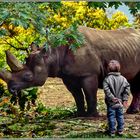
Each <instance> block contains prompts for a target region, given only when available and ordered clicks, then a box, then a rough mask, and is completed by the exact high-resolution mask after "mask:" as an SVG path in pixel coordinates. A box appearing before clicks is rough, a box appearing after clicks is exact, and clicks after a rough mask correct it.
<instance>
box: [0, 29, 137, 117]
mask: <svg viewBox="0 0 140 140" xmlns="http://www.w3.org/2000/svg"><path fill="white" fill-rule="evenodd" d="M79 31H80V32H81V33H83V35H84V36H85V43H84V45H83V46H81V47H80V48H78V49H77V51H76V52H75V53H74V52H72V51H71V50H70V49H69V47H68V46H60V47H57V48H52V49H49V50H48V51H46V50H45V49H44V48H41V49H38V48H36V47H35V46H34V47H33V48H32V52H31V54H30V55H29V56H28V58H27V62H26V64H25V65H24V66H23V68H21V69H20V70H18V71H16V70H15V69H14V68H12V67H13V66H10V67H11V70H12V69H13V70H12V71H11V72H7V71H6V72H5V73H6V74H3V73H2V72H1V73H0V77H1V78H2V79H3V80H5V81H6V82H7V84H8V89H9V91H11V92H15V91H20V90H21V89H24V88H28V87H32V86H42V85H43V84H44V83H45V81H46V79H47V77H59V78H62V80H63V82H64V84H65V86H66V87H67V89H68V90H69V91H70V92H71V93H72V95H73V97H74V99H75V102H76V105H77V113H78V116H96V115H97V114H98V113H97V108H96V107H97V89H98V88H102V82H103V79H104V77H105V76H106V74H107V63H108V62H109V60H111V59H116V60H118V61H119V62H120V64H121V73H122V75H123V76H125V77H126V78H127V80H128V81H129V82H130V85H131V92H132V95H133V100H132V103H131V105H130V107H129V109H128V110H127V112H128V113H136V112H139V110H140V86H139V85H138V84H139V83H140V31H139V30H134V29H121V30H113V31H101V30H95V29H92V28H88V27H79ZM7 61H8V60H7ZM9 65H10V64H9ZM7 75H8V76H7ZM84 96H85V97H84ZM62 98H63V95H62ZM84 98H85V100H84ZM85 101H86V103H87V110H86V109H85ZM52 102H53V101H52Z"/></svg>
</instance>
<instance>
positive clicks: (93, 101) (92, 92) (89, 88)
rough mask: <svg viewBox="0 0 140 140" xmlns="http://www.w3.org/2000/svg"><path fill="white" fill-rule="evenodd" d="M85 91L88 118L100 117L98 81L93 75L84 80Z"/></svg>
mask: <svg viewBox="0 0 140 140" xmlns="http://www.w3.org/2000/svg"><path fill="white" fill-rule="evenodd" d="M82 85H83V91H84V93H85V98H86V102H87V116H98V115H99V114H98V112H97V89H98V79H97V76H96V75H92V76H89V77H86V78H84V79H83V84H82Z"/></svg>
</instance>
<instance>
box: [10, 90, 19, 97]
mask: <svg viewBox="0 0 140 140" xmlns="http://www.w3.org/2000/svg"><path fill="white" fill-rule="evenodd" d="M9 92H10V93H11V94H13V95H14V96H17V95H18V93H19V92H20V90H16V89H10V90H9Z"/></svg>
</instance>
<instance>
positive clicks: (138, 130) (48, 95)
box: [39, 78, 140, 137]
mask: <svg viewBox="0 0 140 140" xmlns="http://www.w3.org/2000/svg"><path fill="white" fill-rule="evenodd" d="M131 99H132V96H130V98H129V104H130V102H131ZM39 100H40V101H41V102H42V103H43V104H44V105H45V106H46V107H49V108H50V107H72V106H74V105H75V102H74V99H73V97H72V95H71V94H70V92H69V91H68V90H67V89H66V88H65V86H64V85H63V83H62V81H61V79H57V78H55V79H54V78H53V79H51V78H49V79H48V80H47V82H46V84H45V85H44V86H43V87H41V88H40V92H39ZM98 109H99V112H100V114H101V117H98V118H88V119H86V120H85V119H84V120H83V119H82V118H78V120H79V119H80V120H79V121H80V124H81V125H83V126H85V125H86V126H87V127H88V129H87V128H86V129H84V128H83V130H82V126H80V127H77V125H76V124H75V125H73V127H72V128H71V129H72V130H71V131H72V132H73V133H74V132H76V133H78V132H79V133H81V132H82V131H83V132H82V133H86V132H87V133H88V132H89V131H90V129H91V127H92V128H93V127H95V129H94V130H93V129H92V131H104V130H105V125H106V124H107V120H106V110H105V109H106V108H105V104H104V93H103V91H102V90H99V91H98ZM124 116H125V133H127V134H128V135H130V137H131V135H133V136H135V135H136V136H139V137H140V113H139V114H126V113H125V114H124ZM65 121H68V122H70V121H71V120H65ZM57 124H58V129H66V128H65V127H68V126H65V125H64V121H60V120H58V122H57ZM67 129H68V128H67ZM55 131H56V132H55V133H60V131H58V130H55ZM67 131H68V130H67ZM61 132H62V131H61ZM58 135H59V134H58ZM69 135H70V134H69ZM79 135H80V134H79Z"/></svg>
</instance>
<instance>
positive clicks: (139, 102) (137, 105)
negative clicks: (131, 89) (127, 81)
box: [127, 93, 140, 114]
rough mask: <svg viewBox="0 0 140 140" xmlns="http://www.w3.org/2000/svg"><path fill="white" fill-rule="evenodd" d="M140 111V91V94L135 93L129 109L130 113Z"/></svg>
mask: <svg viewBox="0 0 140 140" xmlns="http://www.w3.org/2000/svg"><path fill="white" fill-rule="evenodd" d="M139 111H140V93H139V95H137V94H133V99H132V102H131V105H130V106H129V108H128V109H127V113H128V114H134V113H138V112H139Z"/></svg>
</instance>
